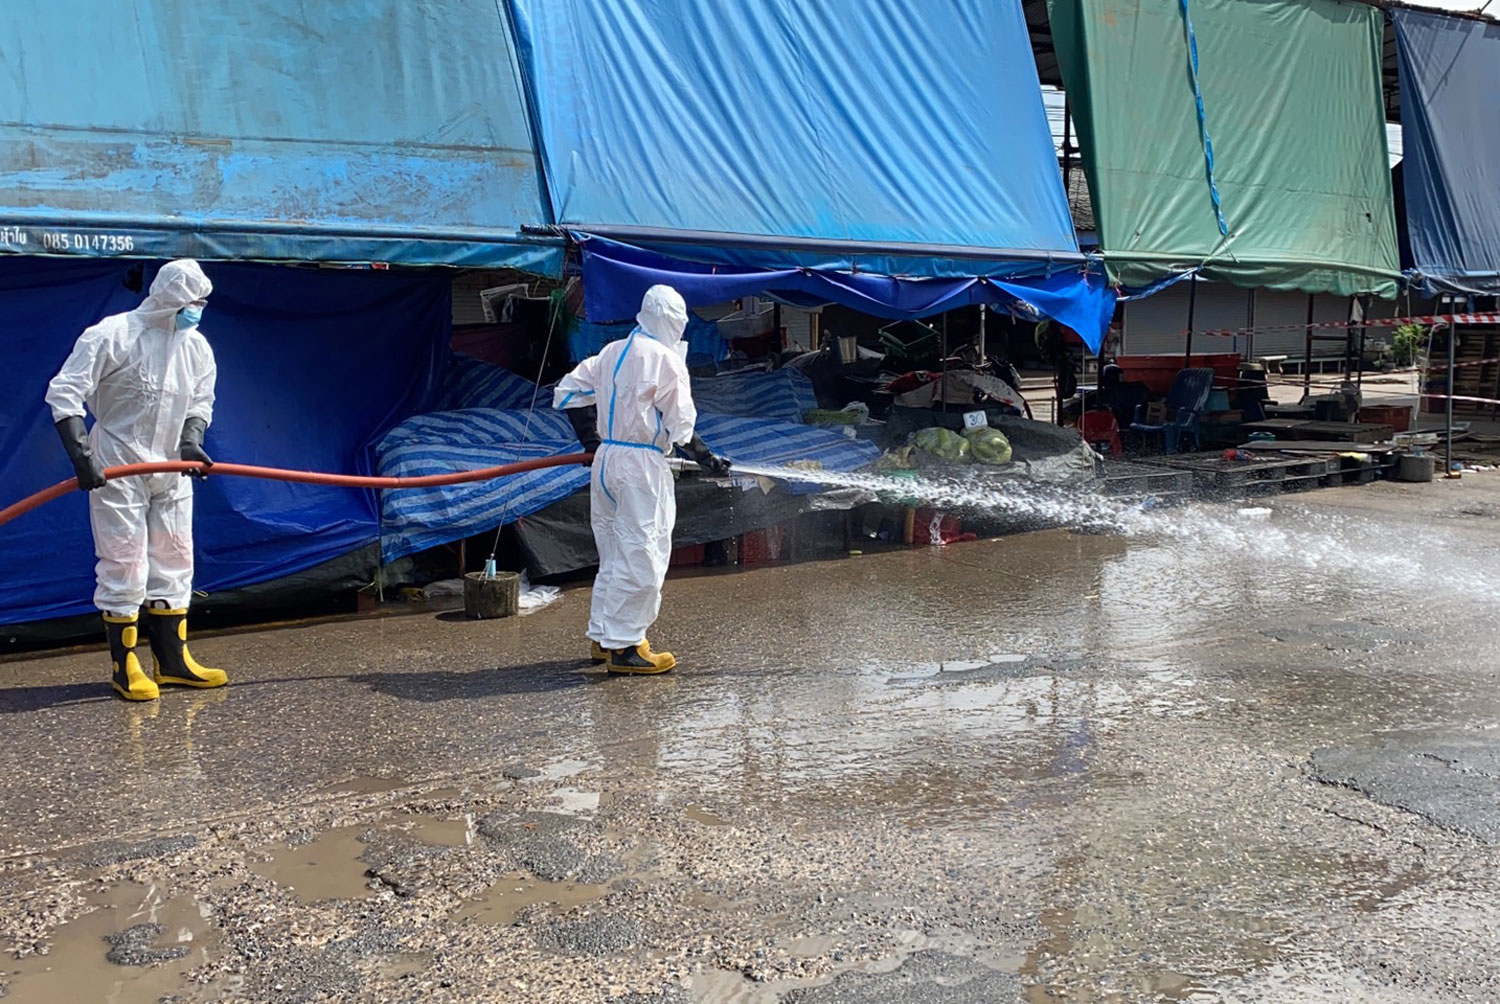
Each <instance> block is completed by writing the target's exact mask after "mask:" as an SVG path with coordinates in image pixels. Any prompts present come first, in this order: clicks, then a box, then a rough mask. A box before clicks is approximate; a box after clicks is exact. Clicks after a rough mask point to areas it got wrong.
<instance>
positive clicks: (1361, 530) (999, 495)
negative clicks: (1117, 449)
mask: <svg viewBox="0 0 1500 1004" xmlns="http://www.w3.org/2000/svg"><path fill="white" fill-rule="evenodd" d="M736 471H738V473H740V474H741V475H750V476H760V477H768V478H774V479H777V480H781V481H788V482H796V483H803V484H817V485H822V486H825V487H836V488H852V489H857V490H860V491H864V492H867V493H869V495H870V496H871V498H872V499H878V500H881V501H884V502H888V503H896V504H905V505H921V506H928V507H931V508H934V509H938V510H941V511H943V512H946V513H951V514H954V515H958V516H960V517H963V516H970V517H975V518H980V519H991V520H998V521H999V522H1002V523H1005V524H1007V525H1008V526H1009V527H1011V528H1013V529H1017V530H1031V529H1046V528H1068V529H1074V530H1083V531H1087V532H1092V533H1108V534H1118V535H1120V536H1124V537H1128V538H1132V539H1136V540H1139V541H1141V542H1142V543H1146V544H1157V545H1161V546H1162V547H1163V548H1165V551H1164V555H1163V557H1164V558H1166V557H1169V559H1170V560H1171V561H1172V562H1173V563H1174V564H1175V565H1176V566H1177V567H1178V568H1179V569H1180V570H1181V572H1182V573H1183V574H1184V575H1192V574H1195V572H1194V570H1195V569H1196V570H1207V569H1212V568H1213V567H1214V566H1216V565H1221V564H1223V563H1225V562H1228V561H1231V560H1233V561H1237V562H1249V563H1251V564H1252V565H1258V566H1260V567H1264V568H1266V569H1274V570H1275V577H1276V578H1278V579H1279V580H1280V581H1281V582H1282V583H1283V585H1293V584H1294V583H1293V580H1294V579H1297V580H1301V581H1312V580H1313V579H1314V578H1316V579H1318V580H1322V581H1327V580H1329V579H1340V580H1347V581H1356V580H1357V581H1360V582H1365V583H1370V582H1378V583H1382V584H1384V587H1386V588H1392V589H1395V590H1398V591H1404V592H1427V593H1431V592H1434V591H1441V592H1445V593H1462V594H1464V595H1467V596H1474V595H1489V596H1500V571H1491V569H1495V568H1497V566H1500V562H1497V561H1493V560H1483V561H1481V560H1477V556H1476V555H1474V554H1473V553H1472V552H1473V543H1472V541H1463V540H1458V539H1456V538H1453V539H1449V538H1450V537H1451V536H1452V535H1451V534H1449V533H1447V532H1445V531H1444V530H1442V529H1439V528H1434V527H1432V526H1428V527H1427V528H1426V529H1425V530H1424V532H1423V534H1422V535H1421V536H1420V537H1419V538H1418V537H1413V536H1412V534H1411V532H1410V529H1411V524H1410V522H1409V518H1408V519H1403V518H1401V517H1399V516H1382V515H1380V514H1378V513H1365V514H1360V515H1352V514H1349V513H1346V512H1343V511H1340V510H1338V509H1333V508H1330V509H1320V508H1318V507H1312V506H1300V505H1295V504H1293V505H1291V506H1288V505H1287V504H1285V503H1284V502H1283V503H1279V504H1278V506H1277V509H1276V510H1275V511H1274V512H1273V510H1272V509H1270V508H1265V507H1262V506H1260V505H1258V504H1256V503H1244V502H1201V501H1200V502H1194V503H1193V504H1189V505H1176V506H1171V505H1163V504H1162V500H1160V499H1158V498H1156V497H1151V496H1112V495H1105V494H1101V493H1098V492H1095V491H1092V490H1090V489H1089V488H1087V487H1077V486H1063V485H1049V484H1041V483H1037V482H1034V481H1030V480H1025V479H1021V478H997V477H995V476H994V475H993V473H991V472H980V473H959V474H945V473H936V472H923V473H921V474H920V475H918V476H915V477H893V476H891V475H890V474H889V473H882V472H870V471H864V472H860V471H853V472H837V471H824V470H804V469H800V468H795V467H771V466H756V465H736ZM1465 555H1467V557H1465Z"/></svg>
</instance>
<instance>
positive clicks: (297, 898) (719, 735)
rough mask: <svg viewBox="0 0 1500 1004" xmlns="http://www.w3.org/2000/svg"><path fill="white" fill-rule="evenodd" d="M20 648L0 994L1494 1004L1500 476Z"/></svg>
mask: <svg viewBox="0 0 1500 1004" xmlns="http://www.w3.org/2000/svg"><path fill="white" fill-rule="evenodd" d="M1256 506H1257V507H1267V508H1269V509H1270V510H1271V511H1270V512H1269V513H1267V512H1265V511H1263V510H1260V509H1257V510H1248V511H1242V510H1241V509H1240V508H1239V507H1237V506H1234V505H1218V506H1194V507H1188V508H1184V509H1177V510H1166V511H1153V512H1146V513H1122V514H1121V515H1120V517H1119V519H1118V526H1117V532H1113V533H1089V534H1073V533H1068V532H1065V531H1051V532H1045V533H1035V534H1028V535H1022V536H1016V537H1009V538H1005V539H1002V540H994V541H980V542H975V543H971V544H964V545H955V546H952V547H948V548H942V549H923V550H911V551H899V552H891V553H884V554H875V553H867V554H865V555H863V556H861V557H858V558H851V559H849V560H845V561H837V562H828V563H819V564H805V565H797V566H789V567H765V568H759V569H755V570H751V571H743V572H738V573H727V574H715V575H702V576H690V577H679V578H674V579H673V580H672V581H671V582H670V583H669V584H668V588H667V591H666V599H665V608H664V613H663V618H662V620H661V622H660V623H659V624H658V630H657V636H656V637H655V638H654V639H653V640H654V641H656V642H657V643H658V646H659V647H670V648H672V649H673V651H675V652H676V654H677V655H678V657H679V659H680V660H681V662H682V666H681V668H680V669H679V670H678V671H677V672H675V673H673V674H670V675H668V676H664V677H657V678H621V679H616V678H610V677H607V676H605V675H603V674H602V673H600V672H598V671H597V670H596V669H595V668H594V667H592V666H590V665H589V664H588V662H587V661H586V659H580V656H586V655H587V648H586V645H585V644H584V643H582V642H581V641H580V638H579V636H580V633H581V630H582V626H583V622H584V619H585V616H586V613H585V612H586V607H587V600H588V594H587V591H586V590H575V591H570V592H568V593H567V594H565V596H564V598H563V599H562V600H561V601H560V602H558V603H556V604H554V605H553V606H551V607H549V608H547V609H545V610H543V611H541V612H539V613H536V614H533V615H531V616H527V617H524V618H520V619H513V620H509V621H504V622H489V623H474V622H466V621H464V620H462V619H461V618H457V617H453V616H450V615H430V614H422V615H414V616H400V617H383V618H377V619H367V620H348V621H342V622H337V623H324V624H317V625H307V626H300V627H287V628H279V629H274V630H262V631H252V632H244V633H237V634H225V635H219V636H215V637H208V638H204V639H201V640H200V641H199V642H197V643H196V644H195V646H194V647H195V651H196V653H197V654H198V656H199V658H200V659H201V660H202V661H204V662H205V663H208V664H212V665H222V666H224V667H225V668H227V669H229V670H230V672H231V677H232V680H233V681H234V682H233V683H232V685H231V686H230V687H229V688H228V689H226V690H223V691H217V692H172V693H168V694H166V695H165V696H164V697H163V699H162V700H161V701H160V702H159V703H156V704H153V705H148V706H134V705H126V704H124V703H122V702H118V701H116V700H113V699H112V698H110V697H109V696H108V692H107V688H106V686H105V685H104V682H103V681H104V673H103V672H102V662H103V656H102V654H101V653H100V652H97V651H95V652H87V653H69V654H64V655H57V656H53V657H45V658H35V659H31V660H27V661H18V662H9V663H5V664H0V730H3V731H0V735H3V736H4V739H5V742H4V743H0V805H3V806H4V812H3V813H0V992H3V995H4V996H3V1000H4V1001H5V1004H12V1002H13V1001H20V1002H54V1001H68V1000H78V1001H109V1002H125V1004H134V1002H149V1004H156V1002H158V1001H181V1002H185V1004H186V1002H203V1001H247V1002H248V1001H254V1002H269V1001H276V1002H281V1001H288V1002H290V1001H315V1000H338V1001H381V1002H401V1001H496V1000H518V1001H519V1000H536V1001H554V1000H555V1001H602V1000H620V1001H633V1002H745V1004H771V1002H776V1001H786V1002H793V1001H800V1002H807V1004H845V1002H848V1004H861V1002H866V1001H869V1002H874V1001H907V1000H910V1001H936V1002H954V1004H957V1002H969V1001H974V1002H979V1001H986V1002H988V1001H998V1002H1007V1001H1018V1002H1040V1001H1050V1000H1069V1001H1088V1002H1093V1001H1101V1002H1102V1001H1111V1002H1114V1001H1119V1002H1130V1001H1274V1002H1282V1001H1286V1002H1304V1001H1305V1002H1313V1001H1355V1000H1357V1001H1372V1002H1413V1004H1415V1002H1423V1004H1426V1002H1446V1001H1491V1000H1495V999H1500V963H1496V962H1495V961H1494V960H1495V959H1496V957H1497V954H1500V905H1497V904H1500V896H1497V895H1496V894H1497V892H1500V867H1497V866H1500V848H1497V846H1496V841H1497V839H1500V813H1497V810H1496V808H1495V806H1496V805H1497V804H1500V730H1497V725H1500V688H1497V686H1496V684H1497V677H1500V657H1497V656H1496V654H1495V645H1494V639H1495V623H1496V619H1497V615H1500V589H1497V587H1500V562H1497V560H1496V559H1497V557H1500V535H1497V533H1496V531H1497V523H1496V520H1497V517H1500V478H1497V477H1493V476H1477V477H1476V476H1470V477H1466V478H1465V479H1464V480H1463V481H1462V482H1459V483H1441V482H1440V483H1436V484H1431V485H1420V486H1401V485H1387V484H1380V485H1374V486H1370V487H1366V488H1357V489H1341V490H1332V491H1325V492H1318V493H1314V494H1309V495H1300V496H1287V497H1281V498H1277V499H1273V500H1271V501H1269V502H1266V501H1260V502H1257V503H1256Z"/></svg>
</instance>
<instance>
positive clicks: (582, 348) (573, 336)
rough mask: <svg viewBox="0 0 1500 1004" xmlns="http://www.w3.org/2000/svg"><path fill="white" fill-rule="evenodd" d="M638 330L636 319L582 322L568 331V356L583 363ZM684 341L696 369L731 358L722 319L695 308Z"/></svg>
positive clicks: (689, 359)
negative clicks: (713, 318) (710, 318)
mask: <svg viewBox="0 0 1500 1004" xmlns="http://www.w3.org/2000/svg"><path fill="white" fill-rule="evenodd" d="M634 330H635V321H633V320H631V321H618V322H615V323H609V322H603V323H600V322H596V321H579V322H578V323H577V324H576V325H574V327H573V330H572V331H570V332H568V357H569V358H570V359H572V360H573V362H575V363H576V362H582V361H583V360H585V359H587V358H588V357H589V356H596V355H598V354H599V352H600V351H601V350H602V349H603V348H604V346H606V345H608V344H609V343H610V342H614V341H618V340H619V339H621V338H625V337H627V336H628V335H629V334H630V333H631V332H632V331H634ZM682 340H683V341H685V342H687V346H688V355H687V364H688V365H689V366H690V367H693V368H695V369H696V368H698V367H700V366H714V365H717V364H718V363H721V362H723V361H724V360H725V359H727V358H728V357H729V343H728V342H726V341H725V340H724V335H723V334H722V333H721V332H720V331H719V322H718V321H705V320H704V319H703V318H701V317H699V316H698V315H697V314H695V313H693V312H692V311H691V310H690V311H688V322H687V329H686V330H684V331H683V333H682Z"/></svg>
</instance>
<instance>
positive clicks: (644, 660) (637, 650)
mask: <svg viewBox="0 0 1500 1004" xmlns="http://www.w3.org/2000/svg"><path fill="white" fill-rule="evenodd" d="M607 665H608V667H609V671H610V672H611V673H630V674H633V675H639V676H647V675H650V674H653V673H665V672H667V671H668V670H670V669H672V668H673V667H674V666H676V665H677V657H676V656H674V655H673V654H672V653H671V652H653V651H651V643H650V642H648V641H643V642H641V643H640V644H639V645H636V646H634V647H633V648H621V649H612V650H611V651H610V653H609V661H608V663H607Z"/></svg>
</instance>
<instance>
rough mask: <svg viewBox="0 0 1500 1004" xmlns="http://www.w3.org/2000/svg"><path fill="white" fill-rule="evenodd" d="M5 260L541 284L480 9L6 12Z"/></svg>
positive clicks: (521, 106)
mask: <svg viewBox="0 0 1500 1004" xmlns="http://www.w3.org/2000/svg"><path fill="white" fill-rule="evenodd" d="M0 54H4V55H3V57H0V63H3V66H4V72H3V73H0V109H3V112H0V252H6V251H8V252H13V253H21V254H33V255H35V254H75V255H77V254H81V255H105V256H120V255H125V256H134V257H145V258H151V257H156V258H173V257H197V258H230V257H237V258H252V259H266V260H310V261H342V262H361V261H385V262H391V263H399V264H445V265H465V266H513V267H516V268H521V269H526V270H530V271H536V272H548V273H555V272H556V271H557V270H558V269H559V268H560V265H561V252H560V248H559V242H557V241H555V240H553V241H550V242H538V241H537V240H535V239H531V238H527V237H523V236H522V235H520V233H519V227H520V226H521V225H522V224H528V223H529V224H544V223H548V222H550V220H549V218H548V216H547V214H546V212H545V209H544V206H543V203H542V198H541V189H540V185H539V184H538V181H537V163H536V155H535V150H534V145H533V143H532V140H531V130H530V124H529V119H528V116H527V113H526V107H525V103H524V101H523V100H522V97H521V95H522V87H521V82H520V71H519V67H518V65H517V62H516V55H515V51H514V46H513V45H512V41H511V28H510V25H509V23H508V19H507V17H506V15H505V13H504V11H503V9H500V8H497V6H496V4H495V0H443V2H441V3H410V2H407V0H339V2H338V3H286V2H284V0H192V2H184V0H129V2H125V3H99V2H97V0H6V2H5V3H3V4H0Z"/></svg>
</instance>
